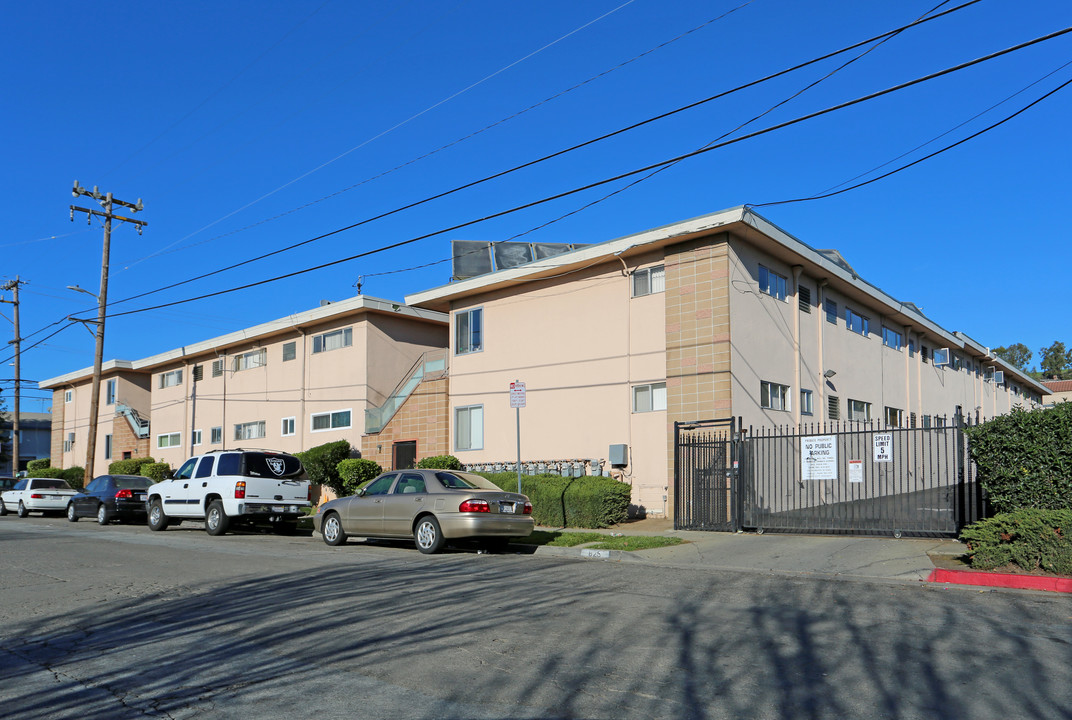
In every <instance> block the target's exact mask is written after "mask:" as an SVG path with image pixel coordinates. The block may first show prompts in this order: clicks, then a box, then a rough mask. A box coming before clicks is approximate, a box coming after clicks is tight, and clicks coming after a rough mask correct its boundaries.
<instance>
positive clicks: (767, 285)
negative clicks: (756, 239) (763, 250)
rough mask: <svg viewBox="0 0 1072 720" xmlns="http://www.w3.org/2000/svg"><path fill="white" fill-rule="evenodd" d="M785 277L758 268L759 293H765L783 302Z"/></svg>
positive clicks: (761, 267)
mask: <svg viewBox="0 0 1072 720" xmlns="http://www.w3.org/2000/svg"><path fill="white" fill-rule="evenodd" d="M785 288H786V277H785V275H779V274H778V273H776V272H774V271H773V270H768V269H767V268H765V267H763V266H762V265H760V266H759V291H760V292H761V293H766V294H767V295H770V296H771V297H772V298H777V299H778V300H785Z"/></svg>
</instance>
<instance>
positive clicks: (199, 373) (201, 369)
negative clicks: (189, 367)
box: [193, 365, 205, 382]
mask: <svg viewBox="0 0 1072 720" xmlns="http://www.w3.org/2000/svg"><path fill="white" fill-rule="evenodd" d="M193 378H194V382H200V381H201V380H204V379H205V366H204V365H194V372H193Z"/></svg>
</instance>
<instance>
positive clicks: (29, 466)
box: [26, 458, 52, 477]
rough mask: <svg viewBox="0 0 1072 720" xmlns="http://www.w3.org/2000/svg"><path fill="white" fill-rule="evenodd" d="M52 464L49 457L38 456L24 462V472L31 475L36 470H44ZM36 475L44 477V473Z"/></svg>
mask: <svg viewBox="0 0 1072 720" xmlns="http://www.w3.org/2000/svg"><path fill="white" fill-rule="evenodd" d="M51 466H52V461H51V460H50V459H49V458H40V459H38V460H31V461H30V462H28V463H26V472H27V473H28V474H29V475H33V474H34V473H36V472H37V471H38V470H44V469H45V468H47V467H51ZM36 477H45V476H44V475H37V476H36Z"/></svg>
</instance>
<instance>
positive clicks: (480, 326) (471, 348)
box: [454, 308, 484, 355]
mask: <svg viewBox="0 0 1072 720" xmlns="http://www.w3.org/2000/svg"><path fill="white" fill-rule="evenodd" d="M483 349H484V308H473V309H472V310H465V311H463V312H458V313H455V314H454V354H455V355H464V354H466V353H472V352H480V351H481V350H483Z"/></svg>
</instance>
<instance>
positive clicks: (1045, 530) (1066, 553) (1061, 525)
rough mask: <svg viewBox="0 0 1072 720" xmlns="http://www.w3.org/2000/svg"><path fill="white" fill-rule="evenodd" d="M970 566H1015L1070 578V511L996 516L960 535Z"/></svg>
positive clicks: (1071, 571) (987, 567)
mask: <svg viewBox="0 0 1072 720" xmlns="http://www.w3.org/2000/svg"><path fill="white" fill-rule="evenodd" d="M960 539H961V541H963V542H965V543H967V544H968V555H969V557H970V558H971V566H972V567H973V568H978V569H980V570H991V569H993V568H999V567H1005V566H1006V565H1018V566H1019V567H1020V568H1021V569H1023V570H1026V571H1028V572H1032V571H1036V570H1044V571H1046V572H1051V573H1057V574H1058V575H1072V510H1036V509H1031V508H1025V509H1022V510H1016V511H1015V512H1009V513H999V514H997V515H995V516H994V517H992V518H988V519H986V520H982V521H980V522H977V523H974V524H972V525H969V526H968V527H966V528H964V530H962V531H961V533H960Z"/></svg>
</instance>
